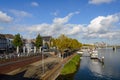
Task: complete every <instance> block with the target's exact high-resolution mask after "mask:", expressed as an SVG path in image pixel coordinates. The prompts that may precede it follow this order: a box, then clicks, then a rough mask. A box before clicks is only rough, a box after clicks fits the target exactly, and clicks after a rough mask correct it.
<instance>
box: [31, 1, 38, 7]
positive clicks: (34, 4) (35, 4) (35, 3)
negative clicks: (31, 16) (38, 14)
mask: <svg viewBox="0 0 120 80" xmlns="http://www.w3.org/2000/svg"><path fill="white" fill-rule="evenodd" d="M31 5H32V6H35V7H37V6H39V4H38V3H37V2H32V3H31Z"/></svg>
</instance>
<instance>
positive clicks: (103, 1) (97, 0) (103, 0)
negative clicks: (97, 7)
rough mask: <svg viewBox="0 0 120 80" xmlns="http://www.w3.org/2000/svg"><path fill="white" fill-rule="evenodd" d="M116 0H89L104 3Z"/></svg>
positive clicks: (92, 2) (94, 2)
mask: <svg viewBox="0 0 120 80" xmlns="http://www.w3.org/2000/svg"><path fill="white" fill-rule="evenodd" d="M113 1H115V0H89V3H90V4H102V3H111V2H113Z"/></svg>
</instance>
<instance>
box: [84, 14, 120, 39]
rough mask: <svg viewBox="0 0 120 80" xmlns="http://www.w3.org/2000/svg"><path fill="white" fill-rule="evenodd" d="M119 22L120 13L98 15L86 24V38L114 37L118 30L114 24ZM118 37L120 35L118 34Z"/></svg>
mask: <svg viewBox="0 0 120 80" xmlns="http://www.w3.org/2000/svg"><path fill="white" fill-rule="evenodd" d="M119 22H120V13H117V14H113V15H108V16H106V17H105V16H98V17H96V18H95V19H93V20H92V21H91V22H90V24H89V25H88V26H87V30H88V31H87V32H85V36H86V37H88V38H116V37H115V36H118V34H119V35H120V32H116V29H115V27H117V26H116V24H119ZM118 37H119V38H120V36H118Z"/></svg>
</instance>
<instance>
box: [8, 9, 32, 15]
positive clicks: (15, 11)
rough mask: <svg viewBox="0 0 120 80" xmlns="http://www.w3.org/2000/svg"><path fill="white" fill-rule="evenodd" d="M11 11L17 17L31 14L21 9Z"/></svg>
mask: <svg viewBox="0 0 120 80" xmlns="http://www.w3.org/2000/svg"><path fill="white" fill-rule="evenodd" d="M10 12H11V13H13V14H14V15H15V16H17V17H30V16H32V15H31V14H30V13H28V12H26V11H21V10H14V9H12V10H10Z"/></svg>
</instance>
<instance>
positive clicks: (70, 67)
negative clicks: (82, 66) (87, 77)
mask: <svg viewBox="0 0 120 80" xmlns="http://www.w3.org/2000/svg"><path fill="white" fill-rule="evenodd" d="M80 57H81V55H79V54H78V55H76V56H75V57H73V58H72V59H71V60H70V61H69V62H68V63H66V64H65V65H64V67H63V69H62V70H61V74H60V75H59V76H58V78H57V79H56V80H73V75H74V73H75V72H76V71H77V69H78V66H79V63H80Z"/></svg>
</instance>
